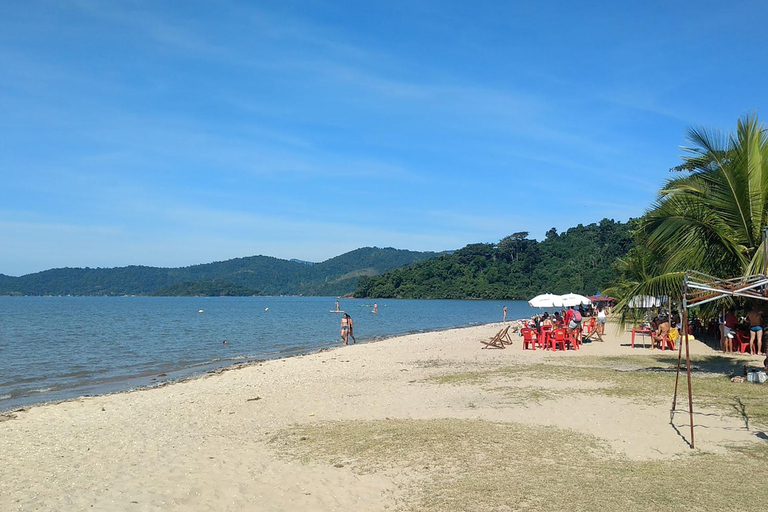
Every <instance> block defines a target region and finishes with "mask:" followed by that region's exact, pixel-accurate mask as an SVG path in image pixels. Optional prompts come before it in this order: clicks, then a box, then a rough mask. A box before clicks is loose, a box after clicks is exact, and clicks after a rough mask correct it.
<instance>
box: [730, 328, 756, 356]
mask: <svg viewBox="0 0 768 512" xmlns="http://www.w3.org/2000/svg"><path fill="white" fill-rule="evenodd" d="M734 341H735V342H736V345H737V346H738V349H739V352H740V353H741V354H743V353H744V352H745V351H748V352H749V353H750V354H751V353H752V349H751V347H750V346H749V333H748V332H744V331H739V330H737V331H736V337H735V338H734ZM734 348H735V347H734Z"/></svg>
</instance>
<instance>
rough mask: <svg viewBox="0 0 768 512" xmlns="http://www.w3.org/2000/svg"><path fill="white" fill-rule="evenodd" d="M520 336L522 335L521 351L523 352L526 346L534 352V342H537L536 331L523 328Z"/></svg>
mask: <svg viewBox="0 0 768 512" xmlns="http://www.w3.org/2000/svg"><path fill="white" fill-rule="evenodd" d="M520 334H522V335H523V350H525V347H526V346H528V345H530V346H531V350H536V342H537V340H538V336H537V335H536V330H535V329H531V328H530V327H525V328H523V329H520Z"/></svg>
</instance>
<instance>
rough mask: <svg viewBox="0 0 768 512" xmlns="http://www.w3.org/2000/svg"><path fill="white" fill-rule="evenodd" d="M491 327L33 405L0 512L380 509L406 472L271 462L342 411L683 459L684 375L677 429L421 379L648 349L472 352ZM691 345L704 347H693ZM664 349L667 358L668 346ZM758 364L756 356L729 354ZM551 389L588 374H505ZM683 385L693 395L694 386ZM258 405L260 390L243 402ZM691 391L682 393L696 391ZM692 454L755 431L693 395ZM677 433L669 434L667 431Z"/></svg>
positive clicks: (654, 414)
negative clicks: (300, 431)
mask: <svg viewBox="0 0 768 512" xmlns="http://www.w3.org/2000/svg"><path fill="white" fill-rule="evenodd" d="M499 328H500V324H496V325H487V326H481V327H472V328H467V329H455V330H450V331H443V332H437V333H427V334H416V335H411V336H403V337H399V338H393V339H389V340H385V341H382V342H378V343H370V344H364V345H352V346H349V347H343V348H339V349H334V350H330V351H325V352H320V353H317V354H312V355H308V356H302V357H294V358H289V359H283V360H275V361H269V362H265V363H260V364H256V365H253V366H248V367H245V368H241V369H238V370H233V371H226V372H223V373H220V374H216V375H210V376H206V377H203V378H198V379H193V380H189V381H186V382H182V383H177V384H173V385H169V386H165V387H161V388H154V389H147V390H141V391H134V392H130V393H121V394H116V395H110V396H103V397H94V398H84V399H78V400H74V401H70V402H64V403H60V404H49V405H44V406H38V407H32V408H29V409H27V410H24V411H21V412H16V413H14V414H13V416H15V417H14V418H13V419H9V420H7V421H3V422H0V452H1V453H2V454H3V457H2V460H3V463H2V465H0V510H2V511H12V510H62V511H69V510H104V511H115V510H117V511H122V510H126V511H146V510H189V511H192V510H195V511H198V510H215V511H219V510H265V511H269V510H310V511H312V510H316V511H329V510H384V509H385V508H386V507H388V506H391V505H392V503H393V500H394V499H395V498H396V497H397V492H398V491H397V484H398V482H399V480H402V479H403V478H405V475H404V474H403V475H399V474H397V473H396V472H395V473H392V474H387V475H368V476H359V475H355V474H354V473H352V472H351V471H350V470H349V469H348V468H346V467H341V468H337V467H325V466H313V465H301V464H298V463H292V462H287V461H285V460H283V459H280V458H278V457H277V456H276V455H275V454H274V452H273V451H272V449H271V448H270V447H269V446H268V445H267V443H266V440H267V439H268V438H269V436H270V434H271V433H274V432H276V431H277V430H280V429H284V428H286V427H290V426H291V425H295V424H297V423H307V422H318V421H327V420H346V419H385V418H421V419H429V418H478V419H488V420H493V421H516V422H522V423H526V424H530V425H551V426H556V427H560V428H566V429H573V430H575V431H579V432H585V433H589V434H592V435H595V436H597V437H598V438H602V439H604V440H605V442H606V443H609V444H610V446H612V447H613V448H614V449H615V450H616V451H617V452H618V453H619V454H622V455H624V456H627V457H629V458H631V459H637V460H643V459H660V458H661V459H663V458H674V457H685V456H689V455H690V454H691V453H692V450H690V449H689V448H688V445H687V444H686V442H685V440H684V439H683V437H685V438H687V437H688V435H689V426H688V414H687V395H686V394H685V393H686V389H687V388H686V387H685V383H684V381H682V382H681V388H680V395H681V396H680V399H679V405H678V408H679V410H680V411H681V412H680V413H678V414H677V415H676V416H675V420H674V427H673V426H672V425H670V421H669V407H670V404H671V399H672V396H671V390H672V386H673V385H674V374H670V397H669V400H668V401H667V402H665V403H658V404H654V403H637V402H632V401H630V400H627V399H619V398H611V397H606V396H602V395H589V394H587V395H577V396H575V397H574V396H563V397H562V398H556V399H554V400H544V401H539V402H534V403H524V404H514V403H508V402H505V401H504V398H503V396H501V394H499V393H493V392H489V391H487V390H486V389H484V387H485V386H481V385H461V386H453V385H438V384H434V383H430V382H427V381H425V379H427V378H428V377H431V376H438V375H445V374H450V373H456V372H460V371H471V370H482V369H490V368H495V367H504V366H508V365H510V364H526V363H536V362H546V361H548V360H550V361H551V359H552V358H556V359H557V358H559V359H565V358H577V357H581V356H605V355H619V356H620V355H630V354H631V355H642V354H652V353H654V352H651V351H649V350H646V349H642V348H635V349H634V350H633V349H631V348H630V347H629V346H628V344H629V335H628V334H622V335H620V336H619V335H617V334H616V333H615V332H612V331H611V330H610V329H609V331H608V335H607V336H606V339H607V341H606V342H605V343H599V342H596V343H590V344H587V345H585V346H584V347H583V348H582V350H580V351H578V352H574V351H570V352H567V353H562V352H561V353H558V354H552V353H551V352H545V351H542V350H537V351H522V350H521V343H520V338H517V337H514V336H513V339H514V340H515V343H514V344H513V345H512V346H511V347H509V348H507V349H505V350H482V349H481V348H480V343H479V340H481V339H486V338H489V337H490V336H491V334H493V333H495V332H496V331H497V330H498V329H499ZM691 350H692V352H693V353H695V354H707V353H712V354H714V353H715V352H714V351H712V350H711V349H709V348H708V347H706V346H705V345H703V344H701V343H698V342H695V341H694V342H692V343H691ZM667 354H669V352H667ZM736 357H740V358H742V359H743V360H744V362H745V363H751V364H760V363H761V360H760V358H757V357H749V356H736ZM499 384H504V385H514V386H520V387H528V388H532V387H535V388H539V389H546V390H551V391H552V392H554V393H555V394H556V393H557V392H558V390H563V389H568V388H573V387H576V388H581V389H583V388H589V387H594V386H596V385H597V384H596V383H594V382H571V383H564V382H562V381H557V380H541V379H520V380H513V379H506V381H503V382H502V381H501V380H500V381H499ZM694 391H695V390H694ZM256 398H258V399H256ZM694 400H695V396H694ZM694 407H695V411H696V412H697V413H699V414H697V415H696V416H695V417H694V419H695V425H696V426H697V429H696V448H697V450H696V452H702V451H704V452H720V453H722V452H724V451H725V450H726V449H727V448H726V447H727V446H728V445H730V444H733V443H747V442H754V441H755V440H757V437H756V434H757V433H756V432H754V431H751V430H748V429H747V428H746V427H745V425H744V424H743V422H739V421H738V420H736V419H734V418H726V417H722V416H721V415H719V414H714V415H713V414H702V413H705V412H706V413H711V412H712V411H706V410H705V409H703V408H701V405H700V404H697V403H696V402H694ZM675 427H676V428H675Z"/></svg>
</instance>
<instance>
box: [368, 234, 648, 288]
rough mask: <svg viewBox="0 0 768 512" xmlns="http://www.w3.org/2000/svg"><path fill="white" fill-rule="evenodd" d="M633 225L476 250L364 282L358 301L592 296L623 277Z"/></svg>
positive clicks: (517, 238) (517, 239)
mask: <svg viewBox="0 0 768 512" xmlns="http://www.w3.org/2000/svg"><path fill="white" fill-rule="evenodd" d="M631 225H632V221H630V223H626V224H622V223H621V222H614V221H613V220H608V219H603V220H602V221H600V223H599V224H590V225H588V226H583V225H581V224H579V225H578V226H577V227H575V228H571V229H569V230H568V231H566V232H564V233H561V234H557V232H556V231H555V229H554V228H553V229H551V230H550V231H549V232H547V236H546V239H545V240H543V241H541V242H537V241H536V240H530V239H529V238H528V233H526V232H520V233H515V234H513V235H510V236H508V237H506V238H504V239H502V240H501V241H499V243H498V244H472V245H468V246H466V247H464V248H463V249H460V250H458V251H456V252H454V253H453V254H450V255H448V254H444V255H442V256H440V257H438V258H433V259H430V260H427V261H422V262H420V263H417V264H415V265H410V266H409V267H406V268H401V269H396V270H391V271H389V272H387V273H386V274H383V275H381V276H376V277H370V278H363V279H361V280H360V282H359V283H358V286H357V289H356V291H355V296H356V297H380V298H392V297H398V298H418V299H422V298H423V299H427V298H429V299H463V298H478V299H529V298H531V297H533V296H535V295H538V294H540V293H545V292H550V293H557V294H563V293H569V292H574V293H580V294H585V295H591V294H594V293H595V292H598V291H600V290H601V289H603V288H604V287H605V286H606V285H607V284H608V283H609V282H610V281H612V280H613V279H615V278H616V277H617V275H616V273H615V271H614V270H613V268H612V263H613V262H614V261H615V259H616V258H618V257H621V256H624V255H625V254H626V253H627V252H628V251H629V249H630V248H631V247H632V246H633V245H634V241H633V238H632V235H631Z"/></svg>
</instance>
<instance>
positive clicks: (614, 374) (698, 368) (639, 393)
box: [430, 353, 768, 428]
mask: <svg viewBox="0 0 768 512" xmlns="http://www.w3.org/2000/svg"><path fill="white" fill-rule="evenodd" d="M743 365H744V360H743V359H737V358H730V357H725V356H706V357H704V356H700V357H697V358H692V359H691V367H692V368H693V371H692V374H691V386H692V389H693V398H694V411H695V408H696V407H697V406H706V407H708V408H715V409H718V410H720V411H721V412H722V413H723V414H725V415H729V416H733V417H737V418H739V419H741V420H742V421H744V422H745V425H747V426H748V427H750V428H768V384H764V385H756V384H751V383H733V382H731V381H730V376H731V375H734V374H743ZM676 368H677V354H674V355H665V354H663V353H661V354H659V355H653V356H647V355H646V356H630V357H590V356H587V357H574V358H568V359H567V360H566V359H559V360H554V358H553V359H550V360H549V361H548V362H545V363H538V364H531V365H516V366H511V367H507V368H500V369H491V370H486V371H475V372H465V373H457V374H445V375H442V376H439V377H433V378H432V379H430V380H431V381H432V382H435V383H438V384H454V385H462V384H464V385H466V384H472V385H479V386H483V387H484V388H485V389H486V390H488V391H500V392H502V393H503V394H504V397H505V398H506V399H508V400H510V401H511V402H512V403H527V402H530V401H531V398H532V395H531V388H530V386H524V385H521V386H515V384H514V381H515V380H522V379H538V380H542V381H544V382H545V381H547V380H552V381H560V382H584V381H588V382H595V383H598V384H600V386H598V387H594V388H592V387H590V388H588V389H581V388H579V387H578V386H574V388H572V389H567V390H558V391H552V390H548V389H547V388H546V386H542V387H541V388H539V389H540V391H541V393H539V394H538V395H537V396H535V397H534V398H535V399H536V401H542V400H546V399H548V398H553V399H554V398H561V397H563V396H566V395H568V394H578V393H584V394H600V395H605V396H613V397H618V398H626V399H631V400H643V401H651V402H662V401H669V402H670V404H671V402H672V395H673V393H674V387H675V372H676ZM499 379H502V380H503V382H504V384H500V383H499ZM510 382H511V383H510ZM687 392H688V388H687V377H686V374H685V371H684V369H683V370H682V371H681V373H680V380H679V382H678V403H679V404H681V405H683V404H684V403H686V402H687ZM685 406H686V407H687V405H685Z"/></svg>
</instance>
